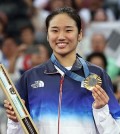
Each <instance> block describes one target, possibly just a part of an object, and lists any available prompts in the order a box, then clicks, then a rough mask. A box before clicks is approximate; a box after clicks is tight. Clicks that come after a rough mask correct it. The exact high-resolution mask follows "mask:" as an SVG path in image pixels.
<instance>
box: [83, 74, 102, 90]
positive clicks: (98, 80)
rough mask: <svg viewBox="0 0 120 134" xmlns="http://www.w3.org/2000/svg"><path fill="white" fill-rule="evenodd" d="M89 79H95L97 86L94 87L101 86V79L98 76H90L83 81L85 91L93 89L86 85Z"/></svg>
mask: <svg viewBox="0 0 120 134" xmlns="http://www.w3.org/2000/svg"><path fill="white" fill-rule="evenodd" d="M91 77H93V78H94V79H96V81H97V84H95V85H94V86H96V85H100V86H101V84H102V79H101V77H100V76H99V75H97V74H90V75H89V76H88V77H87V78H86V79H85V80H84V87H85V88H86V89H87V90H92V88H93V87H94V86H90V85H89V84H88V83H89V79H90V78H91Z"/></svg>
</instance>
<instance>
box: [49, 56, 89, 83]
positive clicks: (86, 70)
mask: <svg viewBox="0 0 120 134" xmlns="http://www.w3.org/2000/svg"><path fill="white" fill-rule="evenodd" d="M77 58H78V59H79V61H80V62H81V64H82V66H83V71H84V75H85V77H82V76H80V75H78V74H76V73H74V72H72V71H71V70H67V69H66V68H65V67H64V66H62V65H61V64H60V63H59V62H58V60H57V59H56V57H55V56H54V54H52V55H51V58H50V59H51V61H52V63H53V64H54V65H56V66H57V67H58V68H59V69H60V70H61V71H63V72H64V73H65V74H66V75H67V76H68V77H70V78H72V79H73V80H76V81H80V82H82V81H83V80H85V78H86V77H88V76H89V75H90V71H89V68H88V66H87V64H86V62H85V60H83V59H82V58H80V57H78V56H77Z"/></svg>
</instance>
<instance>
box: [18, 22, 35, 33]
mask: <svg viewBox="0 0 120 134" xmlns="http://www.w3.org/2000/svg"><path fill="white" fill-rule="evenodd" d="M26 29H29V30H31V32H32V33H34V32H35V29H34V26H33V25H32V24H28V25H24V26H22V27H21V28H20V33H22V32H23V31H24V30H26Z"/></svg>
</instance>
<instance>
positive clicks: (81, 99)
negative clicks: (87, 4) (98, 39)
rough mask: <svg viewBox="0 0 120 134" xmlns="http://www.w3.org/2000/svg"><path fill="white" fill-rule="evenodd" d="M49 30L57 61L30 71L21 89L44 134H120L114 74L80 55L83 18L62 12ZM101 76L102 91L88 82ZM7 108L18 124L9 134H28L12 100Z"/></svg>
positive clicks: (50, 21) (52, 18) (51, 19)
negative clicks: (112, 76) (22, 128)
mask: <svg viewBox="0 0 120 134" xmlns="http://www.w3.org/2000/svg"><path fill="white" fill-rule="evenodd" d="M46 27H47V35H48V37H47V39H48V41H49V43H50V46H51V48H52V49H53V55H52V56H51V59H50V60H49V61H48V62H46V63H45V64H42V65H40V66H37V67H35V68H33V69H31V70H29V71H27V72H25V73H24V74H23V76H22V77H21V79H20V80H19V82H18V84H17V85H16V88H17V89H18V92H19V94H20V96H21V97H22V99H23V100H25V105H26V107H27V109H28V111H29V112H30V115H31V117H32V118H33V120H34V122H35V123H36V126H37V127H38V129H39V131H40V134H80V133H83V134H89V133H91V134H98V133H100V134H106V133H109V134H110V133H111V134H119V133H120V127H119V125H118V122H119V121H120V119H119V118H120V107H119V105H118V103H117V101H116V99H115V97H114V95H113V93H112V90H111V89H112V84H111V82H110V79H109V77H108V75H107V74H106V73H105V72H104V70H102V69H101V68H98V67H96V66H94V65H91V64H90V63H88V62H86V61H84V60H83V59H82V58H81V57H80V56H78V55H76V47H77V44H78V42H79V41H80V40H81V36H82V33H81V20H80V17H79V16H78V15H77V14H76V12H75V11H74V10H73V9H71V8H69V7H65V8H61V9H57V10H55V11H53V12H52V13H51V14H50V15H49V16H48V17H47V19H46ZM95 74H96V75H97V76H98V77H101V79H102V85H101V87H100V86H99V85H95V86H90V85H89V80H88V81H85V80H86V77H89V76H92V77H93V76H94V75H95ZM84 81H85V82H84ZM95 81H96V80H95ZM86 83H87V86H86ZM100 83H101V80H100V78H99V81H98V84H100ZM91 84H93V85H94V80H93V82H92V83H91ZM86 88H88V89H89V90H91V91H89V90H86ZM5 107H6V109H7V115H8V117H9V119H11V120H12V121H11V120H9V121H8V131H7V132H8V134H10V133H12V134H14V133H15V134H16V133H17V134H18V133H20V134H22V132H21V127H20V126H19V123H15V121H17V119H16V116H15V114H14V112H13V111H12V107H11V105H10V104H9V102H8V101H5ZM107 123H109V125H108V124H107Z"/></svg>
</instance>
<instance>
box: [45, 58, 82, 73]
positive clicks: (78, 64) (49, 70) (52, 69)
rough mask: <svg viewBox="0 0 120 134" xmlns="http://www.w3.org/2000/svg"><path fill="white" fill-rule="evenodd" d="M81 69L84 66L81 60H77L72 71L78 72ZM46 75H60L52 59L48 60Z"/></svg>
mask: <svg viewBox="0 0 120 134" xmlns="http://www.w3.org/2000/svg"><path fill="white" fill-rule="evenodd" d="M81 68H82V64H81V62H80V61H79V59H78V58H76V61H75V63H74V64H73V66H72V69H71V70H72V71H78V70H80V69H81ZM44 73H47V74H55V73H58V71H57V69H56V68H55V66H54V64H53V63H52V61H51V60H50V59H49V60H48V62H47V63H46V65H45V71H44Z"/></svg>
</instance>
